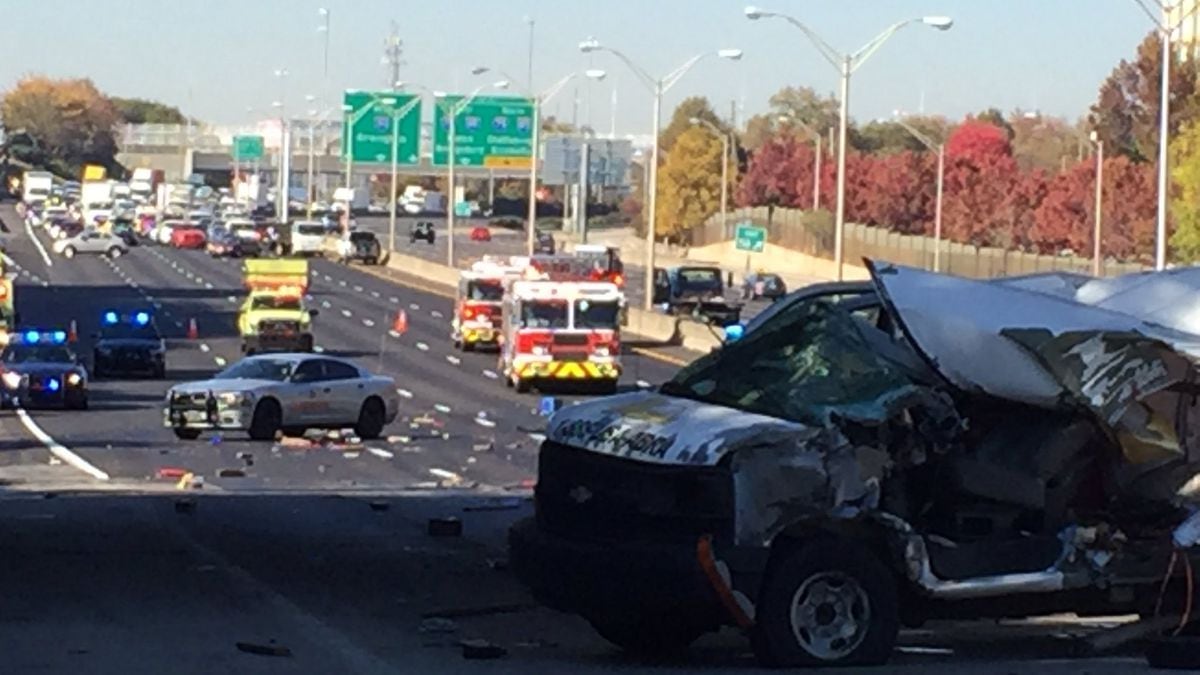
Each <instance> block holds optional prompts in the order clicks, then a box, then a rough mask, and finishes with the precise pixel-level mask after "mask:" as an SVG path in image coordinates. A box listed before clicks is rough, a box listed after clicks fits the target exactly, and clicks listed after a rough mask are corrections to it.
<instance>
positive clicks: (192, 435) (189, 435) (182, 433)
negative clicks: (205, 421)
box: [175, 427, 200, 441]
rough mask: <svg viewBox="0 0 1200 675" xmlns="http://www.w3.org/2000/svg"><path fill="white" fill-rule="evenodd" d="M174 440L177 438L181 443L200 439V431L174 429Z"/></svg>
mask: <svg viewBox="0 0 1200 675" xmlns="http://www.w3.org/2000/svg"><path fill="white" fill-rule="evenodd" d="M175 438H178V439H180V440H182V441H194V440H196V439H197V438H200V430H199V429H185V428H183V427H175Z"/></svg>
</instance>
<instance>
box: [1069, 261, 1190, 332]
mask: <svg viewBox="0 0 1200 675" xmlns="http://www.w3.org/2000/svg"><path fill="white" fill-rule="evenodd" d="M1075 299H1076V300H1078V301H1079V302H1081V303H1083V304H1086V305H1092V306H1093V307H1102V308H1104V309H1111V310H1113V311H1117V312H1121V313H1124V314H1129V315H1130V316H1135V317H1137V318H1139V319H1142V320H1143V321H1147V322H1150V323H1155V324H1159V325H1162V326H1165V327H1167V328H1173V329H1175V330H1179V331H1183V332H1185V333H1191V334H1193V335H1200V267H1181V268H1178V269H1173V270H1164V271H1162V272H1139V273H1136V274H1126V275H1123V276H1119V277H1112V278H1109V279H1093V280H1091V281H1089V282H1088V283H1086V284H1084V285H1083V286H1081V287H1080V288H1079V290H1078V291H1077V292H1076V294H1075Z"/></svg>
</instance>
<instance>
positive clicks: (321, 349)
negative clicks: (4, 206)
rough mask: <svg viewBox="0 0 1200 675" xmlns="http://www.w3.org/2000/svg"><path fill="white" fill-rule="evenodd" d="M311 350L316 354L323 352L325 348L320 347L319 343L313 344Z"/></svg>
mask: <svg viewBox="0 0 1200 675" xmlns="http://www.w3.org/2000/svg"><path fill="white" fill-rule="evenodd" d="M313 351H314V352H316V353H317V354H324V353H325V348H324V347H322V346H321V345H313Z"/></svg>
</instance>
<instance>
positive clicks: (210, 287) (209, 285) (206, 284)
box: [204, 281, 213, 290]
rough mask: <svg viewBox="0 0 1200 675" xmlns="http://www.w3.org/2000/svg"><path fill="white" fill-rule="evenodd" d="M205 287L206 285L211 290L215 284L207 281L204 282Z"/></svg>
mask: <svg viewBox="0 0 1200 675" xmlns="http://www.w3.org/2000/svg"><path fill="white" fill-rule="evenodd" d="M204 287H205V288H207V289H209V290H212V287H213V285H212V284H210V283H208V282H207V281H206V282H204Z"/></svg>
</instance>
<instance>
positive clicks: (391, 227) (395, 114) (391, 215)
mask: <svg viewBox="0 0 1200 675" xmlns="http://www.w3.org/2000/svg"><path fill="white" fill-rule="evenodd" d="M397 87H398V84H397ZM379 102H380V103H382V104H384V105H386V106H388V107H389V108H391V109H392V119H391V125H392V187H391V191H390V192H389V194H388V200H389V202H390V206H389V207H388V250H389V251H395V250H396V182H397V173H398V166H397V165H398V164H399V163H400V120H402V119H404V117H405V116H406V115H408V113H410V112H412V110H413V108H416V107H417V106H419V105H421V97H420V96H417V97H416V98H414V99H412V100H411V101H409V102H407V103H405V104H404V105H402V106H400V107H399V108H397V107H396V103H397V102H398V101H397V100H396V99H395V98H394V97H391V96H386V97H384V98H381V99H379Z"/></svg>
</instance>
